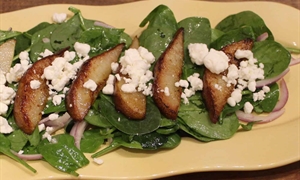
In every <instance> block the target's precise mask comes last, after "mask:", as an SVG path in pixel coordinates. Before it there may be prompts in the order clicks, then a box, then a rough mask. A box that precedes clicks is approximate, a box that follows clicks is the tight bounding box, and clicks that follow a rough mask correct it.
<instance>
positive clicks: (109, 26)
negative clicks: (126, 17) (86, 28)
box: [94, 21, 114, 28]
mask: <svg viewBox="0 0 300 180" xmlns="http://www.w3.org/2000/svg"><path fill="white" fill-rule="evenodd" d="M94 25H95V26H101V27H105V28H114V27H113V26H111V25H109V24H106V23H105V22H102V21H95V22H94Z"/></svg>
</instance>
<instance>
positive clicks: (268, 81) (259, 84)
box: [256, 68, 290, 88]
mask: <svg viewBox="0 0 300 180" xmlns="http://www.w3.org/2000/svg"><path fill="white" fill-rule="evenodd" d="M289 71H290V68H287V69H286V70H284V71H283V72H282V73H281V74H279V75H278V76H275V77H273V78H269V79H263V80H260V81H256V87H257V88H260V87H263V86H266V85H269V84H272V83H274V82H276V81H278V80H279V79H281V78H282V77H283V76H285V75H286V74H287V73H288V72H289Z"/></svg>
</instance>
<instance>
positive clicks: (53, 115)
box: [48, 113, 59, 121]
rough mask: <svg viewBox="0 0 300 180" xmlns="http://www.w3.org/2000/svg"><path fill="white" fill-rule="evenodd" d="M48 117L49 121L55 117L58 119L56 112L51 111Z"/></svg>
mask: <svg viewBox="0 0 300 180" xmlns="http://www.w3.org/2000/svg"><path fill="white" fill-rule="evenodd" d="M48 117H49V120H50V121H53V120H55V119H58V117H59V115H58V114H57V113H52V114H50V115H49V116H48Z"/></svg>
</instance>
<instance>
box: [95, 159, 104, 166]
mask: <svg viewBox="0 0 300 180" xmlns="http://www.w3.org/2000/svg"><path fill="white" fill-rule="evenodd" d="M93 160H94V162H95V163H96V164H99V165H101V164H103V162H104V161H103V160H102V159H99V158H93Z"/></svg>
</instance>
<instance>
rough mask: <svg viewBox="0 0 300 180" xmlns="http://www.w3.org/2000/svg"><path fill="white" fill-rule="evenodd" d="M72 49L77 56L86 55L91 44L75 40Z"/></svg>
mask: <svg viewBox="0 0 300 180" xmlns="http://www.w3.org/2000/svg"><path fill="white" fill-rule="evenodd" d="M74 49H75V51H76V52H77V55H78V56H79V57H88V53H89V52H90V50H91V46H90V45H88V44H85V43H80V42H76V43H75V44H74Z"/></svg>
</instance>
